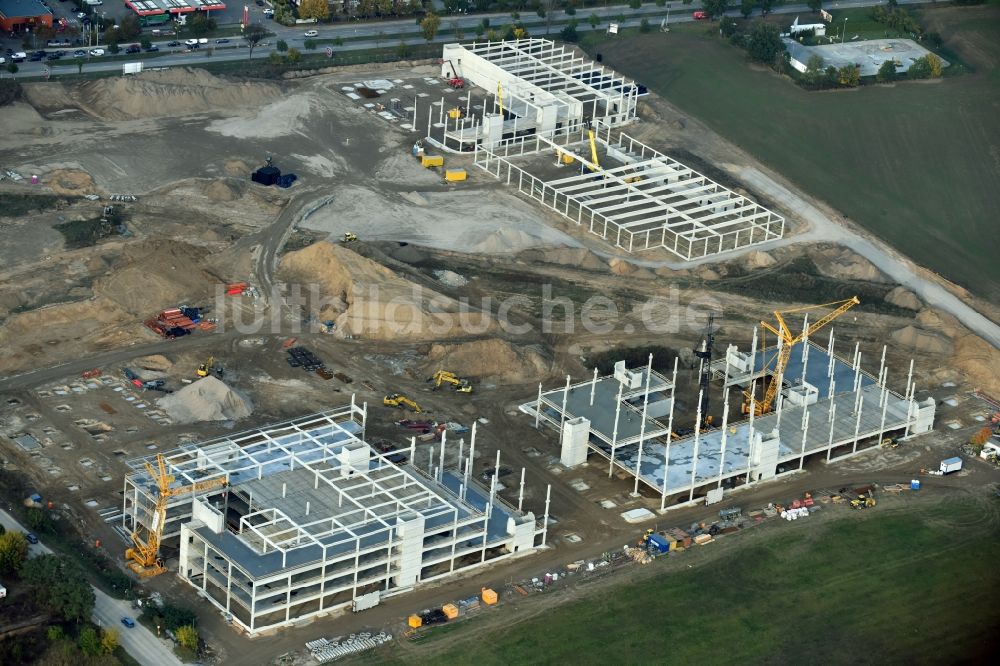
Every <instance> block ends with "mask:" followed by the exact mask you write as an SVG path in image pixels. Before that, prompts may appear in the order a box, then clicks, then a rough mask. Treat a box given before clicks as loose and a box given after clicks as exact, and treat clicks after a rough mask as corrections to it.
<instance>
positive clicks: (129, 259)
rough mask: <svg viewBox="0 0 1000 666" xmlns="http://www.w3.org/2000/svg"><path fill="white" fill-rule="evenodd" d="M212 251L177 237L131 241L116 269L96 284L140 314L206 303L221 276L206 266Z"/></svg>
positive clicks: (96, 288)
mask: <svg viewBox="0 0 1000 666" xmlns="http://www.w3.org/2000/svg"><path fill="white" fill-rule="evenodd" d="M207 254H208V251H207V250H205V249H204V248H199V247H195V246H194V245H188V244H186V243H179V242H175V241H166V240H165V241H148V242H145V243H136V244H133V245H128V246H127V247H126V249H125V251H124V252H123V254H122V256H121V258H120V259H119V261H118V262H117V264H116V266H115V268H114V272H113V273H112V274H111V275H110V276H108V277H104V278H101V279H100V280H98V281H97V282H96V283H95V284H94V291H95V292H96V293H98V294H100V295H102V296H105V297H107V298H108V299H110V300H112V301H114V302H116V303H118V304H120V305H121V306H122V307H123V308H125V309H126V310H128V311H129V312H131V313H132V314H133V315H136V316H150V315H152V314H154V313H155V312H156V311H157V310H159V309H162V308H166V307H175V306H176V305H178V304H180V303H189V304H192V305H194V304H202V303H204V302H206V301H207V299H209V298H211V297H212V296H213V295H214V293H215V285H216V284H219V283H220V280H219V279H218V278H217V277H215V276H213V275H212V274H211V273H209V272H208V271H206V270H205V269H204V261H203V259H204V257H205V255H207Z"/></svg>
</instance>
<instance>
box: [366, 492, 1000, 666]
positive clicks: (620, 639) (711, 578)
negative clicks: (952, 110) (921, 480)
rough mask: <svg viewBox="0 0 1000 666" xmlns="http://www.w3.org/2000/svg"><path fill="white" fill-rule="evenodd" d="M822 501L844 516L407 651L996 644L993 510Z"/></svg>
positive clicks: (762, 653) (730, 659)
mask: <svg viewBox="0 0 1000 666" xmlns="http://www.w3.org/2000/svg"><path fill="white" fill-rule="evenodd" d="M823 511H827V512H833V511H837V512H840V513H842V514H843V516H842V517H838V518H837V519H836V520H834V521H830V522H826V523H823V524H822V525H820V524H810V523H809V521H808V520H805V521H799V522H797V523H791V524H787V525H785V524H783V523H782V524H781V525H780V526H779V527H777V528H776V529H774V528H772V527H762V528H758V529H761V530H767V532H766V540H765V539H764V538H763V537H764V536H765V535H763V534H758V535H756V538H753V537H751V536H750V535H749V534H746V535H744V534H737V535H735V536H730V537H725V539H726V543H729V544H732V545H735V546H737V547H735V548H731V549H730V550H729V552H727V553H725V554H724V555H721V556H720V557H719V558H717V559H714V560H711V561H708V562H704V563H699V562H698V560H697V559H696V554H695V553H692V554H682V555H681V556H679V557H677V558H673V559H670V560H668V561H663V560H658V561H656V562H654V563H653V564H651V565H648V566H649V567H651V571H655V570H658V571H657V575H655V576H653V577H651V578H649V579H648V580H647V581H646V582H643V583H641V584H630V585H621V586H619V587H612V588H608V589H602V590H594V591H589V592H588V591H587V588H586V587H584V588H581V594H583V595H585V597H584V599H582V600H573V601H567V602H566V603H565V604H563V605H559V606H555V607H553V608H552V609H551V611H548V612H545V613H542V614H540V615H538V614H534V615H533V616H532V618H531V620H530V621H527V622H523V623H516V619H517V611H509V610H508V611H506V612H510V613H511V615H510V618H511V620H512V622H515V623H514V624H512V625H511V626H510V627H508V628H506V629H505V630H487V629H485V628H483V627H480V626H477V623H476V622H475V621H470V622H469V623H468V625H467V626H466V627H463V626H462V624H464V623H458V624H456V625H455V626H454V627H452V626H449V627H448V628H447V629H446V630H445V632H444V634H443V635H441V636H440V637H438V638H437V639H435V636H434V630H432V632H431V634H430V635H429V636H428V639H427V641H426V643H425V645H426V650H427V651H428V652H430V651H433V652H434V654H433V657H432V658H431V655H430V654H428V658H427V659H426V660H425V661H423V662H421V660H420V658H419V651H420V649H422V648H417V649H416V654H413V653H409V651H407V652H408V653H409V654H407V656H406V658H405V661H406V663H415V662H416V663H428V664H430V663H435V664H468V663H475V664H477V665H488V664H539V663H551V664H636V663H642V662H645V663H664V664H718V663H727V664H732V663H755V664H759V663H775V664H865V663H880V664H881V663H957V662H959V661H961V660H962V659H963V658H965V659H972V660H975V659H977V658H978V659H985V658H987V656H988V655H989V654H991V652H990V651H991V650H992V648H993V646H994V645H995V635H994V634H995V632H996V627H998V626H1000V607H998V605H997V603H996V599H997V595H998V594H1000V577H998V576H997V575H996V574H995V563H996V562H997V561H998V558H1000V539H998V530H997V524H996V522H995V521H996V518H997V511H996V508H995V507H994V508H990V509H989V511H988V513H987V510H986V509H985V508H984V507H983V505H981V504H979V505H976V504H972V503H965V502H951V503H946V504H939V505H934V506H933V507H932V508H931V509H929V510H928V509H926V508H925V509H921V510H916V509H914V510H913V511H900V510H898V509H897V510H895V511H892V512H889V511H888V510H885V509H884V507H877V508H875V509H874V510H872V513H871V514H868V515H867V516H865V517H866V518H869V519H867V520H861V519H860V516H855V515H852V514H851V513H849V510H848V509H846V508H843V507H832V508H831V507H826V508H824V509H823ZM751 538H753V542H752V543H748V544H745V545H742V546H741V545H740V544H738V543H734V541H738V540H739V539H751ZM722 543H723V542H722V541H719V542H718V543H715V544H709V545H707V546H701V547H697V546H696V547H695V548H696V549H701V548H719V547H722ZM526 562H527V560H526ZM689 563H694V564H695V566H694V567H693V568H692V567H689V566H688V564H689ZM450 629H453V630H450ZM436 631H441V630H440V629H438V630H436ZM372 656H373V657H375V655H372ZM414 657H416V658H414ZM375 658H376V659H377V660H378V661H383V660H385V659H387V658H388V659H392V655H391V653H390V654H379V655H377V657H375ZM368 660H370V658H369V659H368Z"/></svg>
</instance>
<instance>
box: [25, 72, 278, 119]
mask: <svg viewBox="0 0 1000 666" xmlns="http://www.w3.org/2000/svg"><path fill="white" fill-rule="evenodd" d="M38 85H39V86H43V85H44V86H46V87H53V86H57V87H62V88H63V90H62V91H61V93H62V95H63V96H64V98H65V99H66V105H75V106H76V107H78V108H79V109H80V110H81V111H84V112H85V113H88V114H90V115H92V116H94V117H96V118H101V119H103V120H130V119H133V118H153V117H157V116H184V115H191V114H195V113H205V112H208V111H221V110H230V111H234V110H243V109H246V108H248V107H257V106H260V105H261V104H266V103H267V102H269V101H271V100H273V99H276V98H277V97H278V96H279V95H280V94H281V90H280V88H278V86H276V85H273V84H270V83H258V82H255V83H249V82H243V83H238V82H235V81H230V80H228V79H223V78H219V77H216V76H213V75H211V74H209V73H208V72H206V71H205V70H203V69H191V68H171V69H168V70H165V71H157V72H151V71H150V72H143V73H142V74H140V75H138V76H128V77H125V76H119V77H112V78H106V79H97V80H94V81H85V82H82V83H76V84H65V85H64V84H61V83H46V84H38ZM47 92H51V91H41V90H40V91H38V93H37V96H38V97H39V99H40V100H42V101H44V100H45V99H46V98H47V97H48V95H46V93H47ZM35 96H36V93H35V92H33V91H29V92H28V99H29V101H32V103H34V100H33V97H35Z"/></svg>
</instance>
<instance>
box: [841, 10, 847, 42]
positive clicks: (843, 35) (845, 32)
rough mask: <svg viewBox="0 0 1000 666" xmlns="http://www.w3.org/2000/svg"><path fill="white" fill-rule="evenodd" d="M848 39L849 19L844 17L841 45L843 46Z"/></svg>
mask: <svg viewBox="0 0 1000 666" xmlns="http://www.w3.org/2000/svg"><path fill="white" fill-rule="evenodd" d="M845 39H847V17H846V16H845V17H844V31H843V33H841V35H840V43H841V44H843V43H844V40H845Z"/></svg>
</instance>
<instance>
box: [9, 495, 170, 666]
mask: <svg viewBox="0 0 1000 666" xmlns="http://www.w3.org/2000/svg"><path fill="white" fill-rule="evenodd" d="M0 523H2V524H3V526H4V527H5V528H6V529H8V530H15V531H20V532H27V531H28V530H27V529H25V528H24V526H23V525H21V523H19V522H17V520H16V519H15V518H14V517H13V516H12V515H10V514H9V513H7V512H6V511H4V510H3V509H0ZM51 553H52V549H51V548H49V547H48V546H46V545H45V544H43V543H42V542H41V541H39V542H38V543H36V544H31V545H29V546H28V557H37V556H38V555H47V554H51ZM126 615H127V616H129V617H131V618H133V619H134V618H135V613H134V611H133V610H132V607H131V605H130V604H129V603H128V602H127V601H120V600H118V599H113V598H111V597H109V596H108V595H106V594H105V593H104V592H102V591H101V590H99V589H97V588H96V587H95V588H94V612H93V614H92V615H91V618H90V619H91V620H93V621H94V624H96V625H98V626H100V627H112V628H113V629H115V630H117V631H118V642H119V644H120V645H121V646H122V647H123V648H124V649H125V651H126V652H128V653H129V654H130V655H131V656H132V658H133V659H135V660H136V661H138V662H139V663H140V664H142V665H143V666H183V663H184V662H182V661H181V660H180V659H178V658H177V657H176V656H175V655H174V651H173V646H172V645H171V644H170V642H169V641H167V640H165V639H159V638H157V637H156V635H155V634H153V632H152V631H150V630H149V629H147V628H146V627H144V626H143V625H141V624H139V623H138V622H136V623H135V626H134V627H132V628H131V629H129V628H128V627H126V626H125V625H123V624H122V623H121V619H122V618H123V617H125V616H126Z"/></svg>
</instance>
